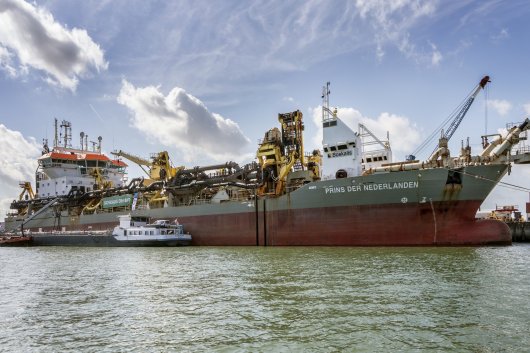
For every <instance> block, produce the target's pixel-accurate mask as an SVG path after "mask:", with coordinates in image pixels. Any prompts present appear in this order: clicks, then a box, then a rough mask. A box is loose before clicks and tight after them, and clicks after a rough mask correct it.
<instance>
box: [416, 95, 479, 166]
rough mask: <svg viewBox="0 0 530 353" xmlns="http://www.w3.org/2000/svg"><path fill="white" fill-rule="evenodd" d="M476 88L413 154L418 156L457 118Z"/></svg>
mask: <svg viewBox="0 0 530 353" xmlns="http://www.w3.org/2000/svg"><path fill="white" fill-rule="evenodd" d="M475 89H476V88H473V89H472V90H471V92H469V94H468V95H467V96H466V97H465V98H464V99H463V100H462V102H460V104H458V106H457V107H456V108H455V109H454V110H453V111H452V112H451V113H450V114H449V115H448V116H447V118H445V120H444V121H442V123H441V124H440V125H439V126H438V127H437V128H436V129H434V131H433V132H432V133H431V134H430V135H429V136H428V137H427V138H426V139H425V140H424V141H423V143H422V144H421V145H420V146H419V147H418V148H416V150H414V152H412V154H413V155H415V156H416V155H417V154H419V153H420V152H423V150H424V149H425V148H426V147H427V146H429V145H430V144H431V142H432V141H433V140H435V138H436V135H437V134H438V133H439V132H440V130H442V128H444V127H445V126H446V125H447V124H449V122H450V121H452V120H453V119H454V118H455V115H456V114H458V112H459V111H460V110H462V107H463V106H464V104H466V102H467V101H468V100H469V98H470V97H471V95H472V94H473V92H474V91H475Z"/></svg>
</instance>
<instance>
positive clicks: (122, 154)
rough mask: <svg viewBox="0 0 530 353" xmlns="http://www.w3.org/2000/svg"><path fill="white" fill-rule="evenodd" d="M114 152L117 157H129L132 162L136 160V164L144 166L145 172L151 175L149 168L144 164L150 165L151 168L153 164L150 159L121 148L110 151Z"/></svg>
mask: <svg viewBox="0 0 530 353" xmlns="http://www.w3.org/2000/svg"><path fill="white" fill-rule="evenodd" d="M110 153H112V154H113V155H115V156H116V157H123V158H127V159H128V160H130V161H131V162H134V163H136V164H138V165H139V166H140V168H142V170H143V171H144V173H145V174H147V175H149V172H148V171H147V170H145V169H144V167H143V166H146V167H149V168H151V165H152V163H151V162H150V161H148V160H147V159H144V158H142V157H138V156H135V155H134V154H130V153H127V152H125V151H122V150H119V151H113V152H110Z"/></svg>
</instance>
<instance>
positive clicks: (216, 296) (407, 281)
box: [0, 244, 530, 352]
mask: <svg viewBox="0 0 530 353" xmlns="http://www.w3.org/2000/svg"><path fill="white" fill-rule="evenodd" d="M0 270H1V272H0V283H1V286H0V296H1V300H0V351H1V352H173V351H175V352H178V351H190V352H211V351H218V352H343V351H346V352H396V351H402V352H440V351H454V352H523V351H528V349H529V348H528V347H530V334H529V333H528V332H529V323H530V272H529V270H530V244H516V245H513V246H508V247H479V248H475V247H465V248H322V247H285V248H270V247H269V248H263V247H242V248H237V247H184V248H72V247H26V248H0Z"/></svg>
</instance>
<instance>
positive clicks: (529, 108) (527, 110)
mask: <svg viewBox="0 0 530 353" xmlns="http://www.w3.org/2000/svg"><path fill="white" fill-rule="evenodd" d="M523 109H524V111H525V113H526V114H530V103H527V104H524V105H523Z"/></svg>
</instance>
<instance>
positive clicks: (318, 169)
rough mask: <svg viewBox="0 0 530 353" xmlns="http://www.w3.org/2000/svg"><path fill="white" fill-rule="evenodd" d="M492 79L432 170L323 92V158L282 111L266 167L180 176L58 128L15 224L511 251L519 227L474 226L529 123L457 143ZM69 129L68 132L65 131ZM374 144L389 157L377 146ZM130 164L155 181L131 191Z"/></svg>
mask: <svg viewBox="0 0 530 353" xmlns="http://www.w3.org/2000/svg"><path fill="white" fill-rule="evenodd" d="M487 79H488V77H485V78H484V79H483V80H482V81H481V83H480V84H479V85H478V86H477V88H476V90H475V91H474V92H473V94H472V95H471V96H470V97H469V98H468V100H467V101H466V104H465V105H464V106H463V107H462V109H461V110H460V111H459V114H457V116H456V117H455V119H454V120H453V122H452V124H451V127H450V128H449V129H448V130H447V131H446V132H445V133H443V132H442V134H441V137H440V139H439V143H438V147H437V148H436V150H435V151H434V152H433V153H432V155H431V156H430V157H429V158H428V159H427V160H425V161H423V162H420V161H417V160H415V159H414V158H408V159H407V160H406V161H403V162H397V163H396V162H394V163H392V156H391V150H390V147H389V145H388V142H387V141H384V142H383V141H381V140H379V139H377V138H376V137H375V136H374V135H373V134H372V133H371V132H370V131H369V130H368V129H367V128H366V127H365V126H362V125H361V126H360V130H359V131H357V132H356V131H353V130H352V129H351V128H350V127H349V126H347V125H346V124H345V123H344V122H343V121H342V120H341V119H340V117H339V116H338V115H337V111H336V110H331V109H330V108H329V84H328V86H325V87H324V92H323V98H324V102H323V109H322V126H323V146H322V150H315V151H312V152H311V153H306V152H305V151H304V144H303V135H302V131H303V127H304V125H303V115H302V113H301V112H300V111H295V112H290V113H285V114H279V115H278V120H279V123H280V127H279V128H273V129H271V130H269V131H267V132H266V133H265V136H264V138H263V140H261V141H260V142H259V145H258V149H257V153H256V161H255V162H252V163H250V164H247V165H244V166H239V165H238V164H236V163H234V162H228V163H225V164H218V165H212V166H205V167H193V168H185V167H175V166H173V165H172V164H171V162H170V159H169V156H168V154H167V152H160V153H156V154H153V155H152V156H151V158H150V159H144V158H141V157H137V156H134V155H131V154H129V153H127V152H124V151H115V152H113V154H114V157H112V158H109V157H107V156H106V155H105V154H103V153H102V152H101V139H100V141H99V145H97V146H96V145H95V144H94V146H93V148H92V150H90V151H89V148H88V146H87V141H86V136H85V139H84V140H83V136H84V135H83V134H81V148H79V149H73V148H72V147H71V146H70V144H71V143H70V142H71V130H70V129H71V126H70V124H69V122H67V121H63V122H62V123H61V124H60V127H59V124H58V122H57V121H56V123H55V139H54V146H53V147H52V148H51V149H50V148H48V147H47V144H45V146H44V150H43V154H42V156H41V157H40V158H39V161H38V162H39V168H38V170H37V172H36V184H35V187H36V192H35V193H34V192H33V188H32V184H31V183H29V182H23V183H21V186H22V188H23V190H22V193H21V195H20V197H19V199H18V200H15V201H13V203H12V205H11V209H12V212H11V213H10V214H8V216H7V218H6V229H7V230H15V229H17V230H19V231H20V230H22V232H24V233H25V234H30V235H31V234H35V235H38V234H48V235H49V236H53V234H57V233H63V234H65V233H68V232H78V231H79V232H80V231H83V232H90V231H101V230H105V229H111V228H113V227H114V226H115V225H116V224H117V220H118V216H119V215H123V214H131V216H139V217H150V218H151V219H153V220H156V219H164V220H169V221H174V220H176V219H178V221H179V222H180V223H182V224H184V225H185V226H186V228H187V230H188V231H190V232H191V233H192V234H193V244H194V245H260V246H269V245H270V246H272V245H332V246H336V245H346V246H356V245H367V246H379V245H384V246H388V245H403V246H404V245H409V246H411V245H412V246H413V245H426V246H432V245H480V244H509V243H510V242H511V236H510V232H509V229H508V227H507V226H506V225H505V224H504V223H502V222H499V221H495V220H475V214H476V211H477V210H478V208H479V206H480V205H481V203H482V202H483V200H484V199H485V198H486V196H487V195H488V194H489V193H490V192H491V190H492V189H493V188H494V187H495V185H496V184H497V183H498V182H499V181H500V179H501V178H502V177H503V176H504V175H505V174H506V173H507V172H508V170H509V168H510V150H511V147H512V145H514V144H515V143H517V142H518V140H519V134H520V133H521V132H522V131H524V130H526V129H527V127H528V123H529V122H528V119H527V120H526V121H525V122H523V123H521V124H519V125H517V126H514V127H512V128H511V129H509V130H508V133H507V135H506V136H503V137H499V138H497V139H495V140H494V141H492V142H491V143H485V144H484V149H483V151H481V153H480V154H478V155H472V154H471V148H470V147H469V144H468V146H466V147H464V146H462V149H461V151H460V155H459V156H457V157H452V156H451V155H450V152H449V150H448V140H449V138H450V137H451V135H452V133H453V132H454V129H456V127H457V126H458V124H459V123H460V121H461V120H462V118H463V116H464V115H465V113H466V112H467V109H468V108H469V105H470V104H471V103H472V101H473V99H474V98H475V96H476V94H477V93H478V91H479V90H480V89H481V88H483V87H484V85H485V84H486V82H488V80H487ZM58 130H60V133H59V132H58ZM365 136H368V137H370V136H371V137H373V138H374V141H375V142H376V145H377V143H378V144H379V145H377V146H378V147H380V148H379V149H377V148H376V149H373V148H372V149H370V148H368V147H367V145H369V143H367V142H365V141H364V138H365ZM121 158H126V159H128V160H130V161H132V162H134V163H137V164H139V165H140V166H142V167H143V168H144V169H145V172H146V174H147V175H146V176H145V177H143V178H135V179H132V180H130V181H129V182H124V179H123V176H124V175H125V167H126V164H125V163H124V162H123V161H122V159H121Z"/></svg>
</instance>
